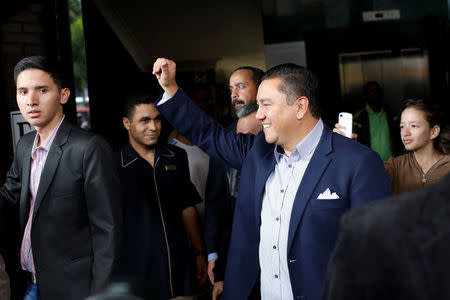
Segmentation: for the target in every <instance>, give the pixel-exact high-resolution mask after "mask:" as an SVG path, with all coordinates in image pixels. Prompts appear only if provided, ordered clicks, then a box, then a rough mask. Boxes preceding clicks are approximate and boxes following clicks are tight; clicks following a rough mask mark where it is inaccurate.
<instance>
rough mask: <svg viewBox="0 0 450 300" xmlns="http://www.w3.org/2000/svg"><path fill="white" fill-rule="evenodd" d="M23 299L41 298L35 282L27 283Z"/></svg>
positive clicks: (38, 299) (33, 299)
mask: <svg viewBox="0 0 450 300" xmlns="http://www.w3.org/2000/svg"><path fill="white" fill-rule="evenodd" d="M23 300H42V299H41V295H39V290H38V286H37V284H33V283H30V284H29V285H28V288H27V291H26V292H25V297H23Z"/></svg>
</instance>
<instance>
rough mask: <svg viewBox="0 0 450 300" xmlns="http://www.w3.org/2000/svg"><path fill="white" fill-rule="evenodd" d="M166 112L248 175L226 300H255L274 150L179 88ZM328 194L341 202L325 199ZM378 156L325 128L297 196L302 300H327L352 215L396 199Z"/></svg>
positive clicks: (292, 243) (297, 283) (293, 224)
mask: <svg viewBox="0 0 450 300" xmlns="http://www.w3.org/2000/svg"><path fill="white" fill-rule="evenodd" d="M158 110H159V111H160V112H161V113H162V114H163V115H164V116H165V117H166V118H167V120H168V121H169V122H170V123H171V124H172V125H173V126H174V127H175V128H176V129H177V130H178V131H179V132H180V133H181V134H182V135H183V136H185V137H187V138H188V139H189V140H191V141H192V142H193V143H194V144H196V145H198V146H199V147H200V148H202V149H203V150H204V151H205V152H206V153H208V154H209V155H211V156H212V157H216V158H218V159H222V160H224V161H225V162H226V163H228V164H229V165H230V166H231V167H233V168H236V169H238V170H241V179H240V180H241V181H240V188H239V193H238V199H237V202H236V208H235V213H234V220H233V231H232V236H231V243H230V249H229V253H228V261H227V266H226V273H225V284H224V288H225V290H224V295H223V299H230V300H235V299H247V298H248V296H249V295H250V293H251V291H252V289H253V287H254V285H255V283H256V282H257V279H258V276H259V272H260V268H259V255H258V249H259V240H260V225H261V207H262V199H263V195H264V189H265V184H266V181H267V178H268V177H269V175H270V174H271V173H272V171H273V169H274V167H275V163H276V162H275V157H274V147H275V146H274V145H273V144H268V143H267V142H266V141H265V137H264V133H263V132H262V131H261V132H260V133H259V134H258V135H257V136H246V135H236V134H234V133H232V132H230V131H227V130H225V129H224V128H223V127H222V126H220V125H218V124H216V123H215V122H214V121H213V119H211V118H210V117H208V116H207V115H205V114H204V113H203V112H202V111H201V110H200V109H199V108H197V107H196V106H195V104H193V103H192V102H191V101H189V99H188V96H187V95H186V94H185V93H184V92H183V91H182V90H181V89H179V90H178V92H177V93H176V94H175V95H174V97H173V98H172V99H170V100H169V101H167V102H166V103H163V104H161V105H159V106H158ZM327 188H329V189H330V190H331V191H332V192H336V193H337V194H338V195H339V196H340V199H338V200H317V197H318V196H319V194H320V193H323V192H324V191H325V190H326V189H327ZM391 193H392V192H391V183H390V180H389V177H388V175H387V173H386V170H385V169H384V165H383V162H382V161H381V159H380V157H379V156H378V154H377V153H375V152H374V151H373V150H371V149H370V148H367V147H366V146H363V145H361V144H359V143H357V142H355V141H352V140H351V139H348V138H346V137H343V136H340V135H338V134H334V133H332V131H331V130H330V129H329V128H328V127H326V126H325V128H324V130H323V133H322V137H321V139H320V142H319V144H318V146H317V148H316V150H315V152H314V154H313V156H312V158H311V161H310V163H309V165H308V167H307V169H306V171H305V174H304V176H303V179H302V181H301V183H300V186H299V188H298V191H297V194H296V196H295V200H294V205H293V208H292V213H291V221H290V226H289V235H288V249H287V251H288V267H289V274H290V280H291V286H292V291H293V295H294V299H319V297H320V292H321V288H322V285H323V282H324V279H325V273H326V269H327V264H328V261H329V258H330V254H331V251H332V250H333V248H334V246H335V243H336V239H337V236H338V231H339V220H340V217H341V216H342V214H344V213H345V212H346V211H348V210H349V209H351V208H353V207H356V206H360V205H363V204H365V203H368V202H370V201H373V200H377V199H380V198H384V197H386V196H389V195H391Z"/></svg>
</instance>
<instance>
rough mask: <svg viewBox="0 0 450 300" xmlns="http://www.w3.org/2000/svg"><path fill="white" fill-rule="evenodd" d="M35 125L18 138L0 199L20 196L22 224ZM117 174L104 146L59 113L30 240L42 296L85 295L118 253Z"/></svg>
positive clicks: (102, 278) (16, 200)
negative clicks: (58, 121) (60, 121)
mask: <svg viewBox="0 0 450 300" xmlns="http://www.w3.org/2000/svg"><path fill="white" fill-rule="evenodd" d="M34 136H35V133H30V134H27V135H25V136H24V137H22V138H21V139H20V141H19V142H18V145H17V149H16V153H15V157H14V161H13V164H12V166H11V169H10V170H9V172H8V175H7V179H6V182H5V184H4V186H3V187H2V188H1V189H0V207H1V206H4V205H5V204H7V203H8V202H9V203H10V204H17V203H18V204H19V206H20V222H21V225H22V228H23V229H24V228H25V225H26V223H27V218H28V213H29V210H30V193H29V177H30V167H31V149H32V146H33V141H34ZM119 196H120V192H119V179H118V175H117V170H116V169H115V168H114V160H113V154H112V150H111V148H110V146H109V145H108V144H107V143H106V141H105V140H104V139H103V138H101V137H100V136H98V135H95V134H93V133H90V132H87V131H84V130H82V129H79V128H77V127H75V126H73V125H72V124H70V123H69V121H67V120H64V121H63V123H62V124H61V127H60V128H59V130H58V132H57V134H56V137H55V139H54V141H53V144H52V146H51V148H50V151H49V153H48V156H47V161H46V163H45V166H44V170H43V171H42V175H41V179H40V183H39V189H38V193H37V197H36V202H35V207H34V212H33V220H32V228H31V246H32V250H33V258H34V263H35V269H36V276H37V283H38V287H39V290H40V293H41V296H42V298H43V299H46V300H53V299H54V300H60V299H74V300H75V299H76V300H80V299H85V298H86V297H87V296H88V295H89V294H90V293H92V292H94V291H96V290H98V289H100V288H101V287H102V286H103V285H105V284H106V283H107V280H108V278H109V276H110V274H111V272H112V270H113V267H114V266H115V263H116V260H117V258H118V253H119V252H118V245H119V242H120V238H121V228H122V219H121V211H120V200H119Z"/></svg>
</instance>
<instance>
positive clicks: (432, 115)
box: [403, 99, 450, 154]
mask: <svg viewBox="0 0 450 300" xmlns="http://www.w3.org/2000/svg"><path fill="white" fill-rule="evenodd" d="M407 108H414V109H417V110H420V111H422V112H423V113H424V115H425V120H427V122H428V124H430V127H433V126H436V125H437V126H439V128H440V132H439V135H438V136H437V137H436V138H435V139H434V140H433V143H434V148H435V149H436V150H437V151H439V152H440V153H444V154H449V152H450V129H449V128H448V125H447V124H445V120H446V118H445V113H444V112H443V111H442V110H441V109H439V107H437V106H436V105H432V104H431V103H429V102H427V101H425V100H423V99H407V100H405V102H404V109H403V110H405V109H407Z"/></svg>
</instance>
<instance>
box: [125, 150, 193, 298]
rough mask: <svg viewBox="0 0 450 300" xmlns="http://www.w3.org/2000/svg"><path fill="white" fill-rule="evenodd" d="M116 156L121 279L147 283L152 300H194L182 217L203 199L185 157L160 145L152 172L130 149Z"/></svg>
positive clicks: (187, 246) (182, 153)
mask: <svg viewBox="0 0 450 300" xmlns="http://www.w3.org/2000/svg"><path fill="white" fill-rule="evenodd" d="M116 154H117V161H118V165H119V174H120V180H121V191H122V199H123V214H124V215H123V216H124V233H123V248H122V256H121V260H120V261H121V263H120V267H119V275H121V276H125V277H126V278H127V279H132V280H138V281H140V282H144V283H145V285H146V286H148V287H150V288H151V289H152V291H151V293H152V299H168V298H172V297H176V296H180V295H190V294H191V279H192V271H193V266H192V263H193V255H192V250H191V249H190V247H189V242H188V239H187V236H186V231H185V229H184V225H183V218H182V211H183V210H184V209H185V208H187V207H190V206H194V205H195V204H196V203H198V202H199V201H201V199H200V196H199V195H198V193H197V191H196V189H195V187H194V186H193V185H192V183H191V181H190V177H189V166H188V162H187V156H186V152H185V151H184V150H183V149H180V148H178V147H175V146H172V145H156V151H155V163H154V167H152V166H151V165H150V163H148V162H147V161H146V160H145V159H143V158H142V157H140V156H139V154H138V153H137V152H136V151H135V150H134V149H133V147H132V146H131V145H130V144H129V143H127V144H126V145H124V146H123V147H122V148H121V149H120V150H119V151H118V152H117V153H116Z"/></svg>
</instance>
